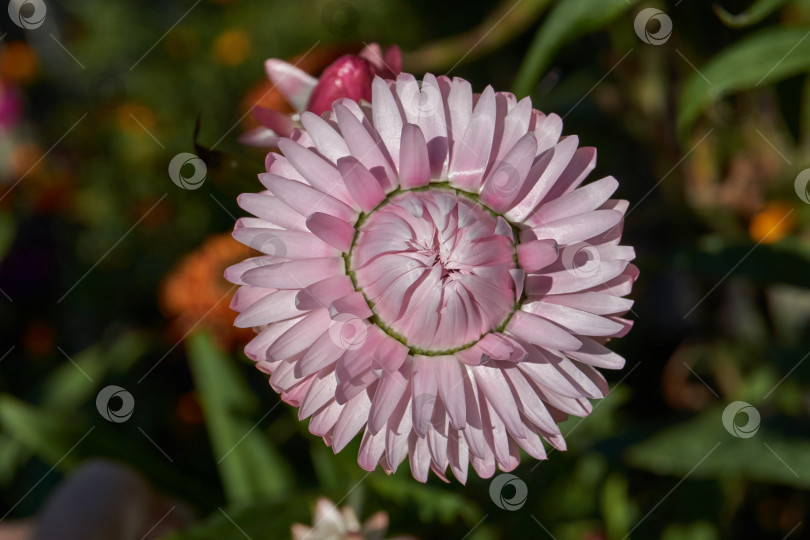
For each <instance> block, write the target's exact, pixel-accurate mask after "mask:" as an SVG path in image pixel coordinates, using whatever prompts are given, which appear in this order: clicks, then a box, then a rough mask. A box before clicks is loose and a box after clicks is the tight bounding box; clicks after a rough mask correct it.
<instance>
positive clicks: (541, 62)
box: [514, 0, 638, 97]
mask: <svg viewBox="0 0 810 540" xmlns="http://www.w3.org/2000/svg"><path fill="white" fill-rule="evenodd" d="M637 3H638V0H566V1H564V2H562V1H561V2H557V4H556V5H555V6H554V8H553V9H552V10H551V13H549V15H548V18H546V20H545V21H544V22H543V24H542V25H541V26H540V29H539V30H538V31H537V34H536V35H535V37H534V41H532V44H531V47H529V52H528V53H527V54H526V56H525V57H524V58H523V62H522V64H521V65H520V69H519V70H518V74H517V76H516V77H515V84H514V92H515V94H516V95H517V96H518V97H523V96H528V95H530V94H531V93H532V92H533V91H534V89H535V87H537V84H538V83H539V82H540V79H541V78H542V77H543V74H544V73H545V72H546V69H548V66H549V65H550V63H551V60H552V59H553V58H554V55H556V54H557V52H558V51H559V50H560V49H561V48H562V47H564V46H565V45H567V44H568V43H570V42H572V41H574V40H576V39H577V38H579V37H581V36H583V35H585V34H589V33H591V32H595V31H597V30H599V29H601V28H604V27H605V26H607V25H608V24H610V22H611V21H613V19H615V18H616V17H618V16H619V15H621V14H622V13H624V12H625V11H627V9H628V8H630V7H631V6H633V5H634V4H637Z"/></svg>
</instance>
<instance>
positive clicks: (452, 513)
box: [366, 474, 482, 525]
mask: <svg viewBox="0 0 810 540" xmlns="http://www.w3.org/2000/svg"><path fill="white" fill-rule="evenodd" d="M366 482H367V483H368V485H369V487H370V488H371V489H372V490H373V491H374V492H376V493H377V494H378V495H379V496H380V497H382V498H383V499H388V500H389V501H392V502H394V503H396V504H397V505H399V506H402V505H405V504H407V503H414V504H416V506H417V508H418V510H419V518H420V519H421V520H422V521H426V522H431V521H441V522H442V523H453V522H454V521H456V520H457V519H459V518H460V519H463V520H464V522H465V523H467V524H468V525H474V524H475V523H476V522H478V520H480V519H481V517H482V513H481V509H480V508H478V506H477V505H476V504H475V503H473V502H472V501H470V500H469V499H467V498H465V497H463V496H461V495H460V494H458V493H455V492H452V491H447V490H444V489H440V488H436V487H433V486H429V485H425V484H420V483H418V482H414V480H413V479H412V478H410V477H406V478H399V477H396V476H382V475H379V474H372V475H369V476H368V478H367V479H366Z"/></svg>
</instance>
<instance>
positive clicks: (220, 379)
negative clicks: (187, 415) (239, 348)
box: [186, 332, 291, 503]
mask: <svg viewBox="0 0 810 540" xmlns="http://www.w3.org/2000/svg"><path fill="white" fill-rule="evenodd" d="M186 347H187V350H188V358H189V363H190V365H191V372H192V374H193V376H194V381H195V384H196V386H197V389H198V391H199V393H200V401H201V403H202V407H203V410H204V412H205V421H206V424H207V426H208V433H209V436H210V438H211V445H212V447H213V451H214V456H215V457H216V458H217V465H218V467H219V472H220V476H221V478H222V483H223V484H224V487H225V492H226V495H227V497H228V500H229V501H231V502H232V503H238V502H247V501H252V500H256V499H257V498H260V497H264V496H274V495H281V494H283V493H285V492H286V491H287V489H288V488H289V486H290V485H291V479H290V478H289V469H288V467H287V465H286V463H285V462H284V460H283V458H282V457H281V455H280V454H279V452H278V451H277V450H276V449H275V448H274V446H273V444H272V443H271V441H270V439H269V438H268V437H267V436H266V434H265V433H264V432H263V431H262V429H261V428H259V427H258V424H259V422H260V421H261V420H262V419H263V418H264V416H263V415H266V414H267V412H266V411H264V412H262V411H258V409H257V400H256V399H255V396H253V394H252V393H251V390H250V388H249V387H248V386H247V385H246V384H245V383H244V381H243V380H242V379H241V376H240V374H239V372H238V370H237V369H236V368H235V366H234V365H233V360H232V359H231V358H229V357H228V356H227V355H225V353H223V352H222V351H221V350H220V349H219V347H218V346H217V344H216V343H215V342H214V341H213V339H211V337H210V336H209V335H208V334H207V333H204V332H197V333H194V334H192V335H191V336H189V338H188V339H187V341H186Z"/></svg>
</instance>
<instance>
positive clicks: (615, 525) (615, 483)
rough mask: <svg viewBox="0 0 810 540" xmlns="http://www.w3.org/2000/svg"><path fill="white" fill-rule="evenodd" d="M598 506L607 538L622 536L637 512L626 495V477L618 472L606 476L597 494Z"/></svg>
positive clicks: (619, 537) (612, 538)
mask: <svg viewBox="0 0 810 540" xmlns="http://www.w3.org/2000/svg"><path fill="white" fill-rule="evenodd" d="M599 506H600V510H601V515H602V519H603V520H604V522H605V535H606V536H607V538H608V540H615V539H621V538H624V537H625V536H626V535H627V532H628V530H629V529H630V526H631V525H632V522H633V521H634V519H635V518H636V514H638V511H637V509H636V507H635V506H634V505H633V503H632V502H631V501H630V497H629V496H628V491H627V478H625V477H624V476H621V475H619V474H611V475H610V476H608V477H607V479H606V480H605V484H604V485H603V486H602V490H601V493H600V495H599Z"/></svg>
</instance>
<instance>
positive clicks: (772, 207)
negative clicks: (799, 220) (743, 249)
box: [748, 201, 796, 244]
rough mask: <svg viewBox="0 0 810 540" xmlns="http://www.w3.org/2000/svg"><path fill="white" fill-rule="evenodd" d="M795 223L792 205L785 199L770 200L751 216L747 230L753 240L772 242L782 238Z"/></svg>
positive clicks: (764, 242) (765, 242)
mask: <svg viewBox="0 0 810 540" xmlns="http://www.w3.org/2000/svg"><path fill="white" fill-rule="evenodd" d="M795 224H796V219H795V217H794V215H793V206H792V205H790V204H789V203H787V202H785V201H770V202H768V203H767V204H766V205H765V207H764V208H763V209H762V210H760V211H759V212H758V213H756V214H755V215H754V217H752V218H751V222H750V224H749V225H748V232H749V234H750V235H751V239H752V240H754V241H755V242H761V243H763V244H773V243H775V242H778V241H779V240H781V239H782V238H784V237H785V236H786V235H787V234H788V233H789V232H790V231H791V230H792V229H793V226H794V225H795Z"/></svg>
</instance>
